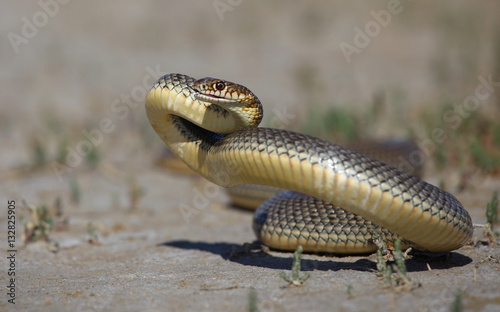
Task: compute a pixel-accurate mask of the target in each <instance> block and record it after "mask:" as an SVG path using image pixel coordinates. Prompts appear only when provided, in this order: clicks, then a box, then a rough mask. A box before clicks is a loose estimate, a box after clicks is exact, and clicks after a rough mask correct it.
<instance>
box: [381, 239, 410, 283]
mask: <svg viewBox="0 0 500 312" xmlns="http://www.w3.org/2000/svg"><path fill="white" fill-rule="evenodd" d="M374 242H375V244H376V245H377V246H378V247H379V249H378V250H377V275H378V276H379V277H382V278H383V279H384V280H385V281H386V282H387V284H388V285H389V286H390V287H392V288H394V289H396V290H411V289H413V288H414V287H415V286H418V284H415V283H412V281H411V278H410V277H409V276H408V274H407V270H406V264H405V258H406V257H407V253H408V251H407V252H404V253H403V251H402V250H401V239H396V240H395V241H394V250H393V251H392V252H391V251H389V248H388V247H387V244H386V243H385V241H384V240H383V239H382V238H381V236H380V237H377V238H375V239H374ZM389 260H393V261H394V262H393V263H389V262H388V261H389Z"/></svg>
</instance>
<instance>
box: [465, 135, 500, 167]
mask: <svg viewBox="0 0 500 312" xmlns="http://www.w3.org/2000/svg"><path fill="white" fill-rule="evenodd" d="M469 149H470V152H471V156H472V159H473V160H474V162H475V163H476V164H477V165H478V166H479V167H480V168H481V170H483V171H485V172H489V171H492V170H493V169H495V168H496V167H498V166H500V159H499V158H498V157H496V156H495V155H494V154H493V153H491V152H489V151H488V150H487V149H486V148H485V147H484V146H482V145H481V144H480V143H479V141H478V140H474V141H473V142H472V143H471V144H470V146H469Z"/></svg>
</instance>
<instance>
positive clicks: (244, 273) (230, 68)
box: [0, 0, 500, 311]
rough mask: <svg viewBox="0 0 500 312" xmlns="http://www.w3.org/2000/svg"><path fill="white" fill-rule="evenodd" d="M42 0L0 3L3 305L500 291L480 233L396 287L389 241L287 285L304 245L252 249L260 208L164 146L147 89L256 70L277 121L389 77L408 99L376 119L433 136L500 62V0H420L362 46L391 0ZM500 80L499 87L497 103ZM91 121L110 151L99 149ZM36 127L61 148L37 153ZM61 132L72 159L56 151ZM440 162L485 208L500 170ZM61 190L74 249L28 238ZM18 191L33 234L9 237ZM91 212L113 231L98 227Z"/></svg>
mask: <svg viewBox="0 0 500 312" xmlns="http://www.w3.org/2000/svg"><path fill="white" fill-rule="evenodd" d="M42 2H43V1H42ZM43 3H51V6H50V9H47V7H46V6H43V5H40V4H39V3H37V2H30V3H28V2H18V1H11V2H9V3H8V4H6V5H5V7H6V8H4V9H3V10H1V13H0V21H1V23H2V28H1V29H2V30H1V32H2V40H3V41H2V42H3V44H2V45H1V46H0V65H1V67H2V70H1V76H0V81H1V90H2V100H1V106H0V131H1V134H2V135H1V136H0V146H2V147H3V148H2V152H1V153H0V174H1V176H0V177H1V180H0V199H1V202H2V206H3V208H2V210H1V211H2V213H1V214H0V230H1V234H0V235H1V236H2V239H1V244H2V246H1V250H2V257H1V258H2V261H0V265H1V267H0V274H1V276H2V283H3V284H2V285H5V286H7V285H9V283H10V281H9V278H11V277H9V276H8V272H9V267H10V268H12V266H11V264H10V259H9V258H7V257H9V256H10V255H11V254H12V253H14V254H15V262H14V267H13V268H14V269H15V274H16V275H15V302H16V304H15V305H13V304H11V303H9V302H8V299H9V298H10V297H9V296H8V292H9V288H5V289H4V290H3V294H2V298H3V299H2V300H1V301H0V310H2V311H18V310H19V311H247V310H248V308H247V306H248V301H249V294H250V289H251V288H254V289H255V294H256V296H257V303H258V308H259V310H260V311H303V310H309V311H324V310H334V311H451V310H450V306H451V303H452V302H453V301H454V299H455V294H456V293H457V291H461V293H462V298H463V305H464V308H465V311H499V310H500V290H499V285H500V249H499V248H498V247H491V246H487V245H481V244H479V245H478V246H475V247H473V246H466V247H463V248H461V249H459V250H457V251H455V252H452V253H451V254H450V255H449V257H444V256H442V255H428V254H423V255H418V256H416V257H414V258H413V259H411V260H408V261H407V265H408V270H409V276H410V277H411V278H412V279H413V280H414V281H415V283H417V282H418V283H420V287H416V288H415V289H413V290H412V291H409V292H398V291H396V290H394V289H391V288H387V287H385V284H384V282H383V281H382V280H380V279H379V278H377V276H376V274H375V258H374V257H373V256H360V257H358V256H356V257H353V256H347V257H332V256H326V255H304V256H303V259H304V260H303V271H307V272H309V273H310V274H311V277H310V279H309V280H307V281H306V283H305V285H304V286H303V287H295V288H288V287H286V286H287V283H286V282H285V281H284V280H283V279H281V278H280V276H279V273H280V272H282V271H287V272H288V271H289V270H290V268H291V263H292V254H290V253H284V252H275V251H271V252H263V251H258V250H253V251H251V252H249V253H245V252H244V250H243V248H242V244H243V243H246V242H252V241H253V240H254V234H253V233H252V230H251V219H252V215H251V213H249V212H247V211H243V210H238V209H234V208H231V207H230V205H228V198H227V195H226V194H225V192H224V190H222V189H219V188H218V187H216V186H213V185H211V184H208V183H207V182H205V181H203V180H202V179H201V178H196V177H192V176H185V175H175V174H172V173H169V172H167V171H165V170H163V169H161V168H158V167H156V166H155V165H154V163H155V160H156V159H157V157H158V155H159V154H160V152H161V150H162V146H161V143H160V140H159V139H158V138H157V137H156V136H155V135H154V134H153V133H152V131H151V130H150V128H149V125H148V123H147V121H146V119H145V115H144V109H143V103H142V96H143V94H144V92H145V90H146V89H147V87H149V86H150V85H151V84H152V83H153V81H154V80H155V79H156V78H158V76H160V75H161V73H167V72H182V73H186V74H190V75H193V76H196V77H201V76H209V75H210V76H215V77H221V78H226V79H229V80H233V81H236V82H240V83H243V84H245V85H247V86H249V87H250V88H251V89H252V90H253V91H254V92H255V93H256V94H257V95H258V96H259V97H260V99H261V100H262V101H263V102H264V104H265V110H266V119H265V123H266V125H268V126H274V127H282V128H290V127H296V126H297V125H298V124H300V123H301V122H302V121H303V120H304V117H303V116H304V115H305V114H304V112H306V109H307V108H309V107H318V108H325V107H327V106H331V105H338V106H345V107H352V108H353V109H358V110H361V111H362V110H363V107H364V105H366V104H367V103H371V102H372V101H373V96H374V94H377V93H378V92H381V91H382V92H384V93H385V94H386V97H385V99H386V101H387V105H388V106H389V107H390V108H392V109H393V110H394V111H395V113H393V114H392V115H388V116H387V117H385V118H384V119H383V120H382V122H381V123H380V124H378V125H375V126H374V127H373V136H374V137H387V136H392V135H403V134H407V132H408V129H407V126H408V124H410V125H411V128H412V130H413V132H414V133H416V135H417V137H418V138H422V139H424V138H425V135H426V132H425V131H423V129H424V125H422V124H420V123H419V120H418V119H417V116H419V113H420V112H421V111H422V110H424V109H427V108H429V107H433V106H434V105H436V104H435V103H442V102H443V101H447V102H450V101H451V102H453V101H456V102H460V101H463V99H464V98H466V97H467V96H468V95H469V94H470V93H471V92H474V88H475V87H476V85H477V84H478V76H482V77H488V75H490V74H491V70H492V68H493V67H494V64H495V63H494V61H495V60H498V56H496V54H495V53H498V50H496V51H497V52H495V50H494V46H495V43H494V42H495V40H497V41H498V38H499V37H498V33H496V32H495V30H496V29H498V28H499V27H498V26H499V25H498V21H499V20H500V19H498V12H500V10H499V7H498V4H497V3H496V2H493V1H491V2H482V3H481V4H475V3H469V2H466V1H443V2H442V3H441V4H433V3H432V2H430V1H428V2H423V3H422V2H419V5H417V4H415V3H413V2H405V1H402V2H401V6H402V8H403V10H402V12H400V13H397V14H394V15H392V17H391V21H390V23H389V24H388V25H387V26H383V27H382V26H381V28H380V32H379V33H377V34H376V35H375V36H373V38H371V41H370V43H369V45H367V46H366V47H364V48H362V49H360V50H361V51H360V52H359V53H355V54H353V55H352V57H351V60H350V62H347V59H346V57H345V55H344V54H343V53H342V51H341V49H340V48H339V45H340V44H341V43H342V42H346V43H349V44H354V38H355V30H354V29H355V27H360V28H364V27H365V25H366V24H367V23H368V22H370V21H373V20H374V17H373V15H371V13H370V12H371V11H372V10H374V11H375V12H379V10H382V9H387V4H388V2H386V1H377V2H373V3H372V2H370V4H351V5H338V4H335V3H332V4H326V3H324V2H319V1H314V2H312V3H309V2H308V3H307V4H306V3H303V4H294V5H291V4H289V2H285V1H275V2H273V3H269V4H263V3H250V2H247V1H241V2H238V1H233V2H231V1H205V2H201V1H182V2H181V1H175V2H174V1H141V2H134V1H122V2H120V5H118V4H117V3H116V2H114V3H104V4H102V3H100V2H99V4H98V3H97V2H88V1H86V2H83V1H76V0H74V1H69V2H68V3H67V4H62V3H63V1H61V2H55V1H52V2H51V1H47V2H43ZM220 3H222V4H225V5H226V6H222V7H221V4H220ZM228 3H232V4H228ZM228 6H229V7H228ZM221 10H222V11H221ZM40 12H42V13H40ZM43 12H45V13H43ZM429 12H432V13H429ZM49 13H50V14H49ZM44 14H45V15H44ZM44 16H47V18H46V19H45V18H44ZM26 21H28V22H26ZM30 23H31V24H33V25H34V26H33V27H30V26H26V24H30ZM16 36H17V37H16ZM495 36H496V37H495ZM13 40H14V41H13ZM495 57H496V58H495ZM497 66H498V64H497ZM318 92H319V93H320V94H322V95H324V96H317V94H318ZM495 92H496V90H495ZM306 99H308V100H307V102H305V100H306ZM497 99H498V94H497V93H494V94H493V96H491V97H490V98H488V99H487V100H485V101H484V102H483V103H482V105H481V108H480V112H479V113H481V112H489V111H490V110H491V109H492V107H493V106H492V105H495V103H497V102H495V101H498V100H497ZM304 103H306V105H304ZM398 116H402V117H398ZM444 126H446V125H444ZM99 131H100V132H99ZM98 133H101V134H102V137H101V136H99V135H98ZM92 135H94V137H93V138H94V140H95V142H97V144H96V146H95V147H91V148H95V149H97V150H98V153H97V154H98V155H99V160H98V161H95V162H92V161H88V160H86V159H88V158H86V157H85V155H84V154H86V153H87V152H86V151H87V150H86V149H85V148H86V147H87V145H86V144H87V143H85V142H88V141H89V140H91V139H89V136H90V137H92ZM453 140H456V142H457V144H459V140H460V138H459V137H458V138H457V137H453ZM37 141H38V142H41V146H42V149H43V153H44V155H45V160H44V161H41V164H39V166H38V167H37V166H35V165H36V164H37V159H38V160H40V157H38V158H37V157H36V153H35V152H34V150H35V148H34V146H36V144H35V143H34V142H37ZM61 142H66V143H65V145H64V146H65V147H64V149H66V151H67V152H69V153H71V152H73V153H75V151H76V154H73V156H74V158H72V159H68V158H65V160H58V159H59V158H58V151H59V149H60V146H61V144H62V143H61ZM54 165H56V166H54ZM57 165H63V167H60V166H59V167H58V166H57ZM430 168H431V169H428V170H427V174H426V175H425V179H426V180H428V181H430V182H431V183H434V184H438V183H440V181H445V182H446V185H447V186H448V189H449V190H450V192H452V193H454V194H455V195H456V196H457V198H458V199H459V200H460V201H461V202H462V203H463V204H464V206H465V207H467V209H468V210H469V212H470V214H471V216H472V218H473V221H474V222H475V223H484V222H485V214H484V211H485V207H486V203H487V202H488V201H489V200H490V198H491V194H492V192H493V191H494V190H497V189H498V188H499V185H500V179H499V178H498V177H494V176H486V175H482V174H480V173H478V172H477V171H475V170H472V169H471V172H472V174H471V175H470V177H469V179H470V180H469V183H468V186H467V187H466V189H465V190H463V191H457V188H456V185H457V184H458V182H457V181H458V177H459V176H460V173H461V172H463V171H466V172H467V169H468V168H465V169H464V168H457V169H455V168H448V169H447V170H445V171H444V172H440V171H436V170H432V166H431V167H430ZM74 185H77V189H78V193H79V194H80V197H79V199H75V196H74V195H71V191H72V188H73V189H74ZM134 194H135V195H134ZM57 199H59V201H60V203H61V204H60V207H61V210H62V216H59V217H57V221H58V222H57V223H58V227H57V228H56V229H54V230H52V231H51V232H50V234H49V237H50V240H51V241H53V242H57V243H58V245H59V248H58V251H57V252H54V251H53V249H51V244H49V243H46V242H43V241H39V242H35V243H30V244H27V245H24V244H23V235H22V233H23V225H24V224H26V223H27V220H29V212H28V209H27V208H26V207H25V204H24V203H23V202H26V203H28V204H29V205H37V206H39V205H42V204H46V205H48V206H49V207H54V206H55V205H54V203H55V202H56V200H57ZM9 201H15V215H16V240H15V246H14V248H15V250H17V251H16V252H9V251H8V250H9V249H11V248H10V247H9V246H8V244H7V241H8V240H9V239H8V237H7V236H8V232H7V231H8V222H7V217H8V210H9V204H8V202H9ZM132 206H133V207H132ZM11 208H12V207H11ZM11 210H14V209H11ZM186 212H189V213H188V214H186ZM89 223H91V224H92V225H93V227H94V228H95V233H96V235H97V238H98V243H95V244H90V243H89V242H88V239H89V236H90V235H89V230H88V224H89ZM475 236H476V237H482V233H481V231H479V230H478V231H477V232H476V235H475ZM11 271H12V270H11Z"/></svg>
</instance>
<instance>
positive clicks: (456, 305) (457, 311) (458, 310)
mask: <svg viewBox="0 0 500 312" xmlns="http://www.w3.org/2000/svg"><path fill="white" fill-rule="evenodd" d="M463 310H464V303H463V299H462V292H461V291H460V290H457V291H456V292H455V298H454V300H453V302H452V303H451V306H450V311H451V312H462V311H463Z"/></svg>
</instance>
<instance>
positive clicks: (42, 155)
mask: <svg viewBox="0 0 500 312" xmlns="http://www.w3.org/2000/svg"><path fill="white" fill-rule="evenodd" d="M31 150H32V153H33V168H40V167H43V166H44V165H45V164H47V151H46V149H45V146H43V144H42V142H41V141H40V139H38V138H34V139H33V140H32V142H31Z"/></svg>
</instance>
